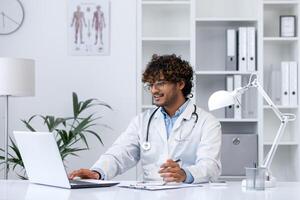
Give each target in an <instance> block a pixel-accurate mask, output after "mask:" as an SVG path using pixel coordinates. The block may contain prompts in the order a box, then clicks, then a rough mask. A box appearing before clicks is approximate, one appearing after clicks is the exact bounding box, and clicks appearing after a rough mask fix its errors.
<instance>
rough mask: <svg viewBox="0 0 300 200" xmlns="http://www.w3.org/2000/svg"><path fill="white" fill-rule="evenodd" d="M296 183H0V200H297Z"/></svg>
mask: <svg viewBox="0 0 300 200" xmlns="http://www.w3.org/2000/svg"><path fill="white" fill-rule="evenodd" d="M299 197H300V182H279V183H278V186H277V187H276V188H271V189H267V190H265V191H246V190H244V189H242V187H241V183H240V182H228V186H226V187H216V186H214V187H212V186H209V185H205V186H204V187H199V188H198V187H197V188H184V189H178V190H164V191H143V190H132V189H125V188H119V187H117V186H114V187H110V188H96V189H77V190H68V189H61V188H55V187H49V186H41V185H36V184H29V182H28V181H19V180H8V181H5V180H0V200H4V199H9V200H22V199H26V200H50V199H51V200H69V199H72V200H84V199H86V200H119V199H121V200H158V199H160V200H210V199H213V200H227V199H228V200H262V199H266V200H270V199H272V200H273V199H274V200H283V199H287V200H299Z"/></svg>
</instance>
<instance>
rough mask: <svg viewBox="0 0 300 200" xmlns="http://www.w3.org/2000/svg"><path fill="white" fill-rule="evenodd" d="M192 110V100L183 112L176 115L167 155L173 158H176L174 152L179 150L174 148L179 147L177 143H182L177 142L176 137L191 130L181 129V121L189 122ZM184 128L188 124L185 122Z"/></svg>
mask: <svg viewBox="0 0 300 200" xmlns="http://www.w3.org/2000/svg"><path fill="white" fill-rule="evenodd" d="M193 112H194V104H193V103H192V102H189V104H188V106H187V107H186V109H185V110H184V111H183V113H182V114H181V115H180V116H179V117H178V119H177V120H176V122H175V124H174V126H173V129H172V133H171V134H170V137H169V156H170V157H172V158H173V159H174V158H177V156H179V155H176V154H180V152H178V151H176V149H178V148H179V146H178V145H183V144H181V143H178V141H176V138H178V137H180V134H186V132H190V131H192V130H183V123H190V122H189V121H190V120H192V119H191V117H192V113H193ZM185 127H186V128H189V127H190V126H187V124H185Z"/></svg>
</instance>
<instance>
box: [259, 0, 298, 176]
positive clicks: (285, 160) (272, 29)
mask: <svg viewBox="0 0 300 200" xmlns="http://www.w3.org/2000/svg"><path fill="white" fill-rule="evenodd" d="M262 4H263V5H262V12H263V19H262V20H263V22H264V23H263V25H264V28H263V38H264V39H263V48H264V52H263V63H264V69H263V73H264V88H265V89H266V90H267V92H268V94H269V95H270V97H271V98H272V100H273V101H274V102H275V104H277V105H278V108H279V109H280V110H281V112H283V113H293V114H296V115H297V120H296V121H294V122H290V123H289V124H288V126H287V127H286V129H285V132H284V134H283V136H282V139H281V141H280V143H279V148H278V150H277V152H276V155H275V157H274V161H273V163H272V165H271V170H272V172H273V174H274V175H275V176H276V177H277V179H279V180H284V181H287V180H289V181H291V180H299V178H300V176H299V159H300V157H299V151H298V149H297V147H298V144H299V136H298V132H299V123H300V120H299V117H300V115H299V114H300V113H299V109H298V105H296V106H282V105H281V99H280V92H281V70H280V66H281V62H282V61H296V62H297V63H298V77H299V55H300V54H299V37H298V35H296V37H280V36H279V29H280V28H279V24H280V23H279V18H280V15H295V16H296V17H297V25H296V27H299V23H298V16H299V1H267V0H265V1H263V2H262ZM297 33H299V29H298V30H297ZM298 82H299V81H298ZM298 88H299V83H298ZM298 91H299V89H298ZM298 100H299V95H298ZM263 108H264V109H263V116H264V120H263V121H264V126H263V133H264V140H263V144H264V148H263V151H264V155H266V153H267V152H268V151H269V150H270V147H271V145H272V143H273V139H274V137H275V134H276V133H277V129H278V128H279V125H280V121H279V120H278V118H277V117H276V116H275V114H274V112H273V111H272V109H271V107H270V106H266V105H264V106H263ZM291 172H292V173H291Z"/></svg>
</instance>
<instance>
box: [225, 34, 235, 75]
mask: <svg viewBox="0 0 300 200" xmlns="http://www.w3.org/2000/svg"><path fill="white" fill-rule="evenodd" d="M226 37H227V38H226V39H227V40H226V42H227V54H226V70H227V71H236V70H237V48H236V47H237V44H236V43H237V41H236V39H237V38H236V31H235V29H227V34H226Z"/></svg>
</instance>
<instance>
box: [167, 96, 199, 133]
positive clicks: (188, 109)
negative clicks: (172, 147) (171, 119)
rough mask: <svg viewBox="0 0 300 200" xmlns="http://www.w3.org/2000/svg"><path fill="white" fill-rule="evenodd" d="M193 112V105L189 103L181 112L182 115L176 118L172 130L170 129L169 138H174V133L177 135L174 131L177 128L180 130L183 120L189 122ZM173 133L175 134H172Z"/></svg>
mask: <svg viewBox="0 0 300 200" xmlns="http://www.w3.org/2000/svg"><path fill="white" fill-rule="evenodd" d="M193 112H194V104H193V103H192V102H191V101H190V102H189V103H188V105H187V107H186V109H185V110H184V111H183V113H182V114H181V115H180V116H179V117H178V119H177V120H176V122H175V124H174V126H173V129H172V133H171V136H170V137H172V136H174V135H175V134H176V133H177V134H178V132H179V131H176V130H177V129H178V128H180V126H181V124H182V122H183V120H190V119H191V117H192V113H193ZM173 133H175V134H173Z"/></svg>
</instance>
